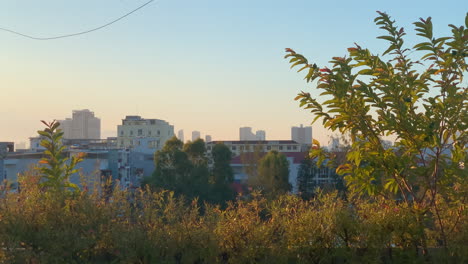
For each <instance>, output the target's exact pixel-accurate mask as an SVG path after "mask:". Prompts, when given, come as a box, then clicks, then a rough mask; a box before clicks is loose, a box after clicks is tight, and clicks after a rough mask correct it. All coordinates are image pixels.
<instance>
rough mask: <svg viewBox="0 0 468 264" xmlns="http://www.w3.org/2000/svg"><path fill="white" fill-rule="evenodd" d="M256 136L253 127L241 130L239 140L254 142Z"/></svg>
mask: <svg viewBox="0 0 468 264" xmlns="http://www.w3.org/2000/svg"><path fill="white" fill-rule="evenodd" d="M254 136H255V135H254V134H253V133H252V128H251V127H241V128H239V140H253V139H254Z"/></svg>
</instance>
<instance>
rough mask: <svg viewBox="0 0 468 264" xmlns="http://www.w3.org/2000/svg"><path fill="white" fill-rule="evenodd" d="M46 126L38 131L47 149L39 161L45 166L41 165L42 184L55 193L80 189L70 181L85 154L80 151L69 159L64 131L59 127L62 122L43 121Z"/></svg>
mask: <svg viewBox="0 0 468 264" xmlns="http://www.w3.org/2000/svg"><path fill="white" fill-rule="evenodd" d="M41 122H42V123H43V124H44V125H45V126H46V128H45V129H44V130H39V131H37V133H38V134H39V135H40V136H42V137H43V138H44V139H43V140H42V141H41V142H40V144H41V146H43V147H44V148H45V149H46V150H45V151H44V157H43V158H42V159H41V160H40V161H39V163H40V164H43V165H44V166H41V167H39V172H40V173H41V185H42V187H44V188H45V189H46V190H47V191H51V192H54V193H61V192H69V191H70V190H72V191H78V190H79V188H78V186H77V185H76V184H74V183H71V182H70V176H71V175H73V174H74V173H77V172H78V169H76V168H75V167H76V165H77V164H78V163H79V162H81V161H82V160H83V157H84V154H83V153H79V154H78V155H76V156H72V157H71V159H68V158H66V157H65V156H64V154H63V151H64V150H65V146H63V145H62V142H61V140H62V137H63V132H62V130H61V129H59V128H58V127H59V126H60V123H59V122H57V121H55V120H54V121H52V122H50V123H47V122H45V121H41Z"/></svg>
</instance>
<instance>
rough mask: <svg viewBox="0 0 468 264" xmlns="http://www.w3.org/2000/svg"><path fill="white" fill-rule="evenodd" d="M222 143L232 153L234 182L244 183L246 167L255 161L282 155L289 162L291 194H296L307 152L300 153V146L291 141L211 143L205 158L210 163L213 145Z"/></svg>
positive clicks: (208, 144)
mask: <svg viewBox="0 0 468 264" xmlns="http://www.w3.org/2000/svg"><path fill="white" fill-rule="evenodd" d="M218 143H222V144H224V145H226V146H227V147H228V148H229V149H230V150H231V152H232V154H233V158H232V160H231V167H232V168H233V171H234V180H235V181H236V182H238V183H246V182H247V180H248V177H249V176H248V174H247V172H246V167H247V166H252V164H253V163H255V162H256V160H258V159H260V158H262V157H263V156H264V155H266V154H267V153H268V152H270V151H273V150H275V151H278V152H281V153H283V154H284V155H285V156H286V158H287V160H288V162H289V182H290V183H291V185H292V187H293V189H292V191H293V193H296V192H297V173H298V171H299V167H300V164H301V162H302V161H303V160H304V158H305V157H306V155H307V152H302V151H301V145H300V144H299V143H297V142H295V141H293V140H239V141H212V142H209V143H207V144H206V146H207V147H206V149H207V157H208V159H209V162H210V164H212V162H211V150H212V149H213V147H214V145H216V144H218Z"/></svg>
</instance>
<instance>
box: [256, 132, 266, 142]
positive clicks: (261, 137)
mask: <svg viewBox="0 0 468 264" xmlns="http://www.w3.org/2000/svg"><path fill="white" fill-rule="evenodd" d="M255 138H256V140H266V132H265V130H257V132H255Z"/></svg>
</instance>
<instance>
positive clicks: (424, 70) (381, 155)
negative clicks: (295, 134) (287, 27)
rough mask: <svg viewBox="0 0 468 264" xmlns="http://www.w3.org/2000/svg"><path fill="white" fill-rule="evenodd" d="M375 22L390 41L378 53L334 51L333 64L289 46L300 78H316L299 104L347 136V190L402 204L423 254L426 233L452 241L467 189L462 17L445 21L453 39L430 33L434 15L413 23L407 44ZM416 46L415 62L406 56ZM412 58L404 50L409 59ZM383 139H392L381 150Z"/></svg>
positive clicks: (385, 19)
mask: <svg viewBox="0 0 468 264" xmlns="http://www.w3.org/2000/svg"><path fill="white" fill-rule="evenodd" d="M378 13H379V15H378V17H377V18H376V19H375V22H376V24H377V25H378V26H380V28H381V29H383V30H384V31H385V32H386V34H385V35H383V36H380V37H378V38H379V39H383V40H386V41H387V42H388V43H389V45H388V48H387V49H386V50H385V51H384V52H383V54H382V56H378V55H375V54H373V53H371V52H370V51H369V50H368V49H365V48H362V47H361V46H359V45H357V44H356V46H355V47H351V48H349V49H348V56H347V57H333V59H332V61H331V62H330V63H331V64H332V66H331V68H327V67H319V66H317V64H315V63H313V64H312V63H309V62H308V60H307V59H306V58H305V57H304V56H302V55H300V54H297V53H296V52H295V51H293V50H291V49H287V53H288V54H287V55H286V57H287V58H291V59H290V62H291V63H292V66H291V67H295V66H302V67H301V68H300V69H299V71H303V70H306V71H307V75H306V77H305V79H306V81H307V82H313V81H317V89H318V90H321V91H322V93H321V94H320V99H321V98H326V99H324V100H323V101H321V102H319V99H316V98H314V97H313V96H312V95H311V94H310V93H306V92H302V93H300V94H299V95H298V96H297V97H296V100H299V101H300V105H301V106H303V107H304V108H305V109H308V110H310V111H311V112H312V113H313V114H314V115H315V117H314V121H316V120H318V119H321V120H322V122H323V125H324V126H325V127H326V128H328V129H330V130H332V131H335V130H338V131H340V132H341V133H349V135H350V139H351V143H352V144H351V146H350V149H349V151H348V153H347V155H346V161H345V162H344V163H343V164H341V165H340V166H339V167H338V169H337V172H338V173H339V174H341V175H344V178H345V180H346V183H347V187H348V188H349V189H350V190H351V191H352V192H355V193H359V194H363V195H367V196H368V197H370V198H373V199H380V198H381V197H383V198H385V199H386V200H387V201H392V200H401V201H402V203H400V205H399V208H409V209H410V211H411V213H413V215H414V218H415V223H417V224H418V225H419V228H420V230H419V234H421V240H420V241H419V242H417V243H418V245H419V246H421V247H422V249H423V251H424V253H427V243H428V242H427V241H428V237H427V236H428V234H427V233H425V232H426V231H425V230H426V229H427V228H429V229H432V230H434V231H436V232H437V233H438V237H437V244H436V246H441V247H444V248H445V249H446V250H448V249H447V248H448V247H456V246H458V245H457V244H451V243H450V241H449V240H450V239H449V238H450V237H451V236H453V235H455V234H457V233H458V232H460V230H461V229H460V228H462V225H463V224H462V223H461V222H460V221H458V220H456V221H455V222H452V224H449V223H448V222H447V221H449V220H448V219H449V218H454V219H461V218H463V217H464V216H465V215H466V211H465V207H466V199H467V195H468V177H467V171H466V169H465V164H466V163H467V150H466V146H467V144H468V134H467V121H468V115H467V113H468V109H467V106H468V104H467V88H466V87H463V86H462V81H463V77H464V76H463V75H464V74H466V72H467V64H466V57H467V54H468V45H467V44H468V14H467V17H466V21H465V24H466V25H465V27H464V26H459V27H457V26H454V25H449V26H450V28H451V30H452V35H451V36H448V37H436V36H434V34H433V30H432V29H433V25H432V20H431V18H430V17H429V18H427V19H420V21H418V22H416V23H414V25H415V27H416V31H417V35H419V36H421V37H423V39H424V40H423V42H421V43H418V44H416V45H415V46H414V47H413V48H407V47H406V46H405V42H404V39H403V37H404V36H405V34H406V33H405V30H404V29H403V28H399V27H398V26H397V25H396V24H395V21H393V20H392V19H391V18H390V16H388V15H387V14H385V13H382V12H378ZM413 52H416V53H414V54H417V53H418V52H422V54H421V57H420V58H419V60H415V59H413V57H414V56H415V55H414V54H413ZM410 55H411V56H410ZM385 136H394V137H396V138H397V140H396V144H395V146H394V147H390V148H386V147H385V146H384V145H383V143H382V138H383V137H385ZM311 155H312V156H314V157H318V163H321V162H322V161H323V160H325V159H327V158H328V156H327V153H326V152H325V151H324V150H323V149H321V148H320V146H319V145H318V144H316V147H315V148H314V149H313V151H312V152H311Z"/></svg>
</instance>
